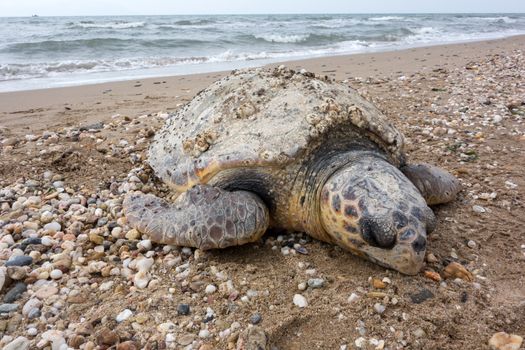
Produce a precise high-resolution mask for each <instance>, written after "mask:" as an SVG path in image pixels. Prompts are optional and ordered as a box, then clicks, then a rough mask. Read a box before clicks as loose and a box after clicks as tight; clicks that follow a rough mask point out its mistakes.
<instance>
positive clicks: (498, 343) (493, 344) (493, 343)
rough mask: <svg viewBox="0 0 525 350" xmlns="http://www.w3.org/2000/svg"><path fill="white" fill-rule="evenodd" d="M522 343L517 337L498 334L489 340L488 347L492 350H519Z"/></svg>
mask: <svg viewBox="0 0 525 350" xmlns="http://www.w3.org/2000/svg"><path fill="white" fill-rule="evenodd" d="M522 342H523V338H522V337H520V336H519V335H515V334H508V333H505V332H498V333H495V334H494V335H493V336H492V338H490V340H489V346H490V348H491V349H492V350H519V348H520V347H521V343H522Z"/></svg>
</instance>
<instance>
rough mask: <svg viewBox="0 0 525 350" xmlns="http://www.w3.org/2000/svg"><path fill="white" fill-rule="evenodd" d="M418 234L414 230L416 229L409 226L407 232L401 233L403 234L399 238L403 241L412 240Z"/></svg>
mask: <svg viewBox="0 0 525 350" xmlns="http://www.w3.org/2000/svg"><path fill="white" fill-rule="evenodd" d="M415 236H416V232H414V230H412V229H411V228H409V229H408V230H406V231H405V232H403V233H402V234H401V236H399V240H401V241H409V240H411V239H412V238H414V237H415Z"/></svg>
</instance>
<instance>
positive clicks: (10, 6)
mask: <svg viewBox="0 0 525 350" xmlns="http://www.w3.org/2000/svg"><path fill="white" fill-rule="evenodd" d="M414 12H416V13H417V12H419V13H421V12H424V13H427V12H519V13H524V12H525V0H438V1H436V0H262V1H248V0H142V1H139V0H0V17H2V16H30V15H32V14H38V15H40V16H65V15H67V16H72V15H74V16H85V15H162V14H167V15H175V14H238V13H248V14H251V13H414Z"/></svg>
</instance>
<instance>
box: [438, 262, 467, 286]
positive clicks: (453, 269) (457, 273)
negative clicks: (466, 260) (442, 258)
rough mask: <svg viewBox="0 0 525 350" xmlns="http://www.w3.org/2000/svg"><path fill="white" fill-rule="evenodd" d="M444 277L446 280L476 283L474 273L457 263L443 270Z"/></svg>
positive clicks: (452, 263)
mask: <svg viewBox="0 0 525 350" xmlns="http://www.w3.org/2000/svg"><path fill="white" fill-rule="evenodd" d="M443 277H445V278H461V279H462V280H464V281H467V282H472V281H474V276H473V275H472V273H471V272H470V271H469V270H467V269H466V268H465V266H463V265H461V264H459V263H457V262H451V263H450V264H448V265H447V267H445V269H444V270H443Z"/></svg>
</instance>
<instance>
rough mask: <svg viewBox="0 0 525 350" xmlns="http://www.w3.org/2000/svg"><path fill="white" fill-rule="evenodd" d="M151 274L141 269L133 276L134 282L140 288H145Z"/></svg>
mask: <svg viewBox="0 0 525 350" xmlns="http://www.w3.org/2000/svg"><path fill="white" fill-rule="evenodd" d="M148 283H149V276H148V274H147V273H146V272H144V271H139V272H137V273H136V274H135V276H134V277H133V284H134V285H135V287H137V288H139V289H144V288H146V287H147V286H148Z"/></svg>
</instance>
